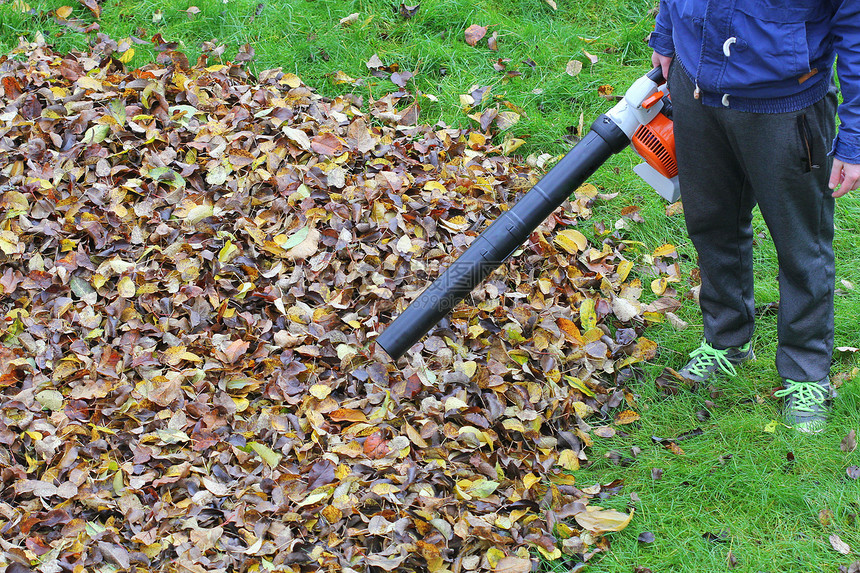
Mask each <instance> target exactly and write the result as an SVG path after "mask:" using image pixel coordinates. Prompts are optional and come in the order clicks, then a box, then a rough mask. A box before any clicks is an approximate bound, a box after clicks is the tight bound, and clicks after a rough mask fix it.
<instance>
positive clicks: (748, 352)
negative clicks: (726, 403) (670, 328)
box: [678, 341, 755, 384]
mask: <svg viewBox="0 0 860 573" xmlns="http://www.w3.org/2000/svg"><path fill="white" fill-rule="evenodd" d="M754 359H755V354H754V353H753V349H752V342H747V343H746V344H744V345H743V346H737V347H733V348H726V349H724V350H720V349H717V348H714V347H713V346H711V345H710V344H708V343H707V341H703V342H702V345H701V346H699V347H698V348H697V349H695V350H694V351H692V352H691V353H690V361H689V362H687V364H686V365H685V366H684V367H683V368H681V369H680V370H679V371H678V374H680V375H681V376H682V377H683V378H686V379H687V380H689V381H690V382H695V383H698V384H701V383H703V382H707V381H708V380H710V378H711V376H713V375H714V373H715V372H717V371H719V372H722V373H724V374H728V375H729V376H735V375H736V374H737V371H736V370H735V365H736V364H740V363H741V362H746V361H747V360H754Z"/></svg>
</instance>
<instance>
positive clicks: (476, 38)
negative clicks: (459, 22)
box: [465, 24, 487, 46]
mask: <svg viewBox="0 0 860 573" xmlns="http://www.w3.org/2000/svg"><path fill="white" fill-rule="evenodd" d="M465 35H466V43H467V44H469V45H470V46H477V45H478V42H480V41H481V38H483V37H484V36H486V35H487V27H486V26H479V25H478V24H472V25H471V26H469V27H468V28H466V32H465Z"/></svg>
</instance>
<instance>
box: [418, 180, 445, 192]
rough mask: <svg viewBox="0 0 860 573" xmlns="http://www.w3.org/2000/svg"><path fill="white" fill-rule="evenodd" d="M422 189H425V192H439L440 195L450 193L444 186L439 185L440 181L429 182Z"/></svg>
mask: <svg viewBox="0 0 860 573" xmlns="http://www.w3.org/2000/svg"><path fill="white" fill-rule="evenodd" d="M422 189H424V190H425V191H438V192H440V193H447V192H448V190H447V189H446V188H445V186H444V185H442V184H441V183H439V182H438V181H428V182H427V183H425V184H424V187H422Z"/></svg>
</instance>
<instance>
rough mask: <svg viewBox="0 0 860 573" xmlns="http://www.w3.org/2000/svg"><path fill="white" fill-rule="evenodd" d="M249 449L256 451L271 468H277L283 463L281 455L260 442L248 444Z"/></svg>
mask: <svg viewBox="0 0 860 573" xmlns="http://www.w3.org/2000/svg"><path fill="white" fill-rule="evenodd" d="M248 447H250V448H251V449H252V450H254V451H255V452H256V453H257V455H258V456H260V458H262V460H263V461H264V462H266V464H267V465H268V466H269V467H270V468H274V467H277V466H278V464H279V463H281V457H282V456H281V454H279V453H277V452H275V451H274V450H272V449H271V448H270V447H268V446H265V445H263V444H261V443H259V442H248Z"/></svg>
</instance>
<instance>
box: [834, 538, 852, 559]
mask: <svg viewBox="0 0 860 573" xmlns="http://www.w3.org/2000/svg"><path fill="white" fill-rule="evenodd" d="M829 539H830V545H831V547H833V549H834V550H836V551H837V552H839V553H841V554H842V555H848V554H850V553H851V547H849V545H848V544H847V543H845V542H844V541H842V538H840V537H839V536H838V535H836V534H835V533H834V534H832V535H831V536H830V538H829Z"/></svg>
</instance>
